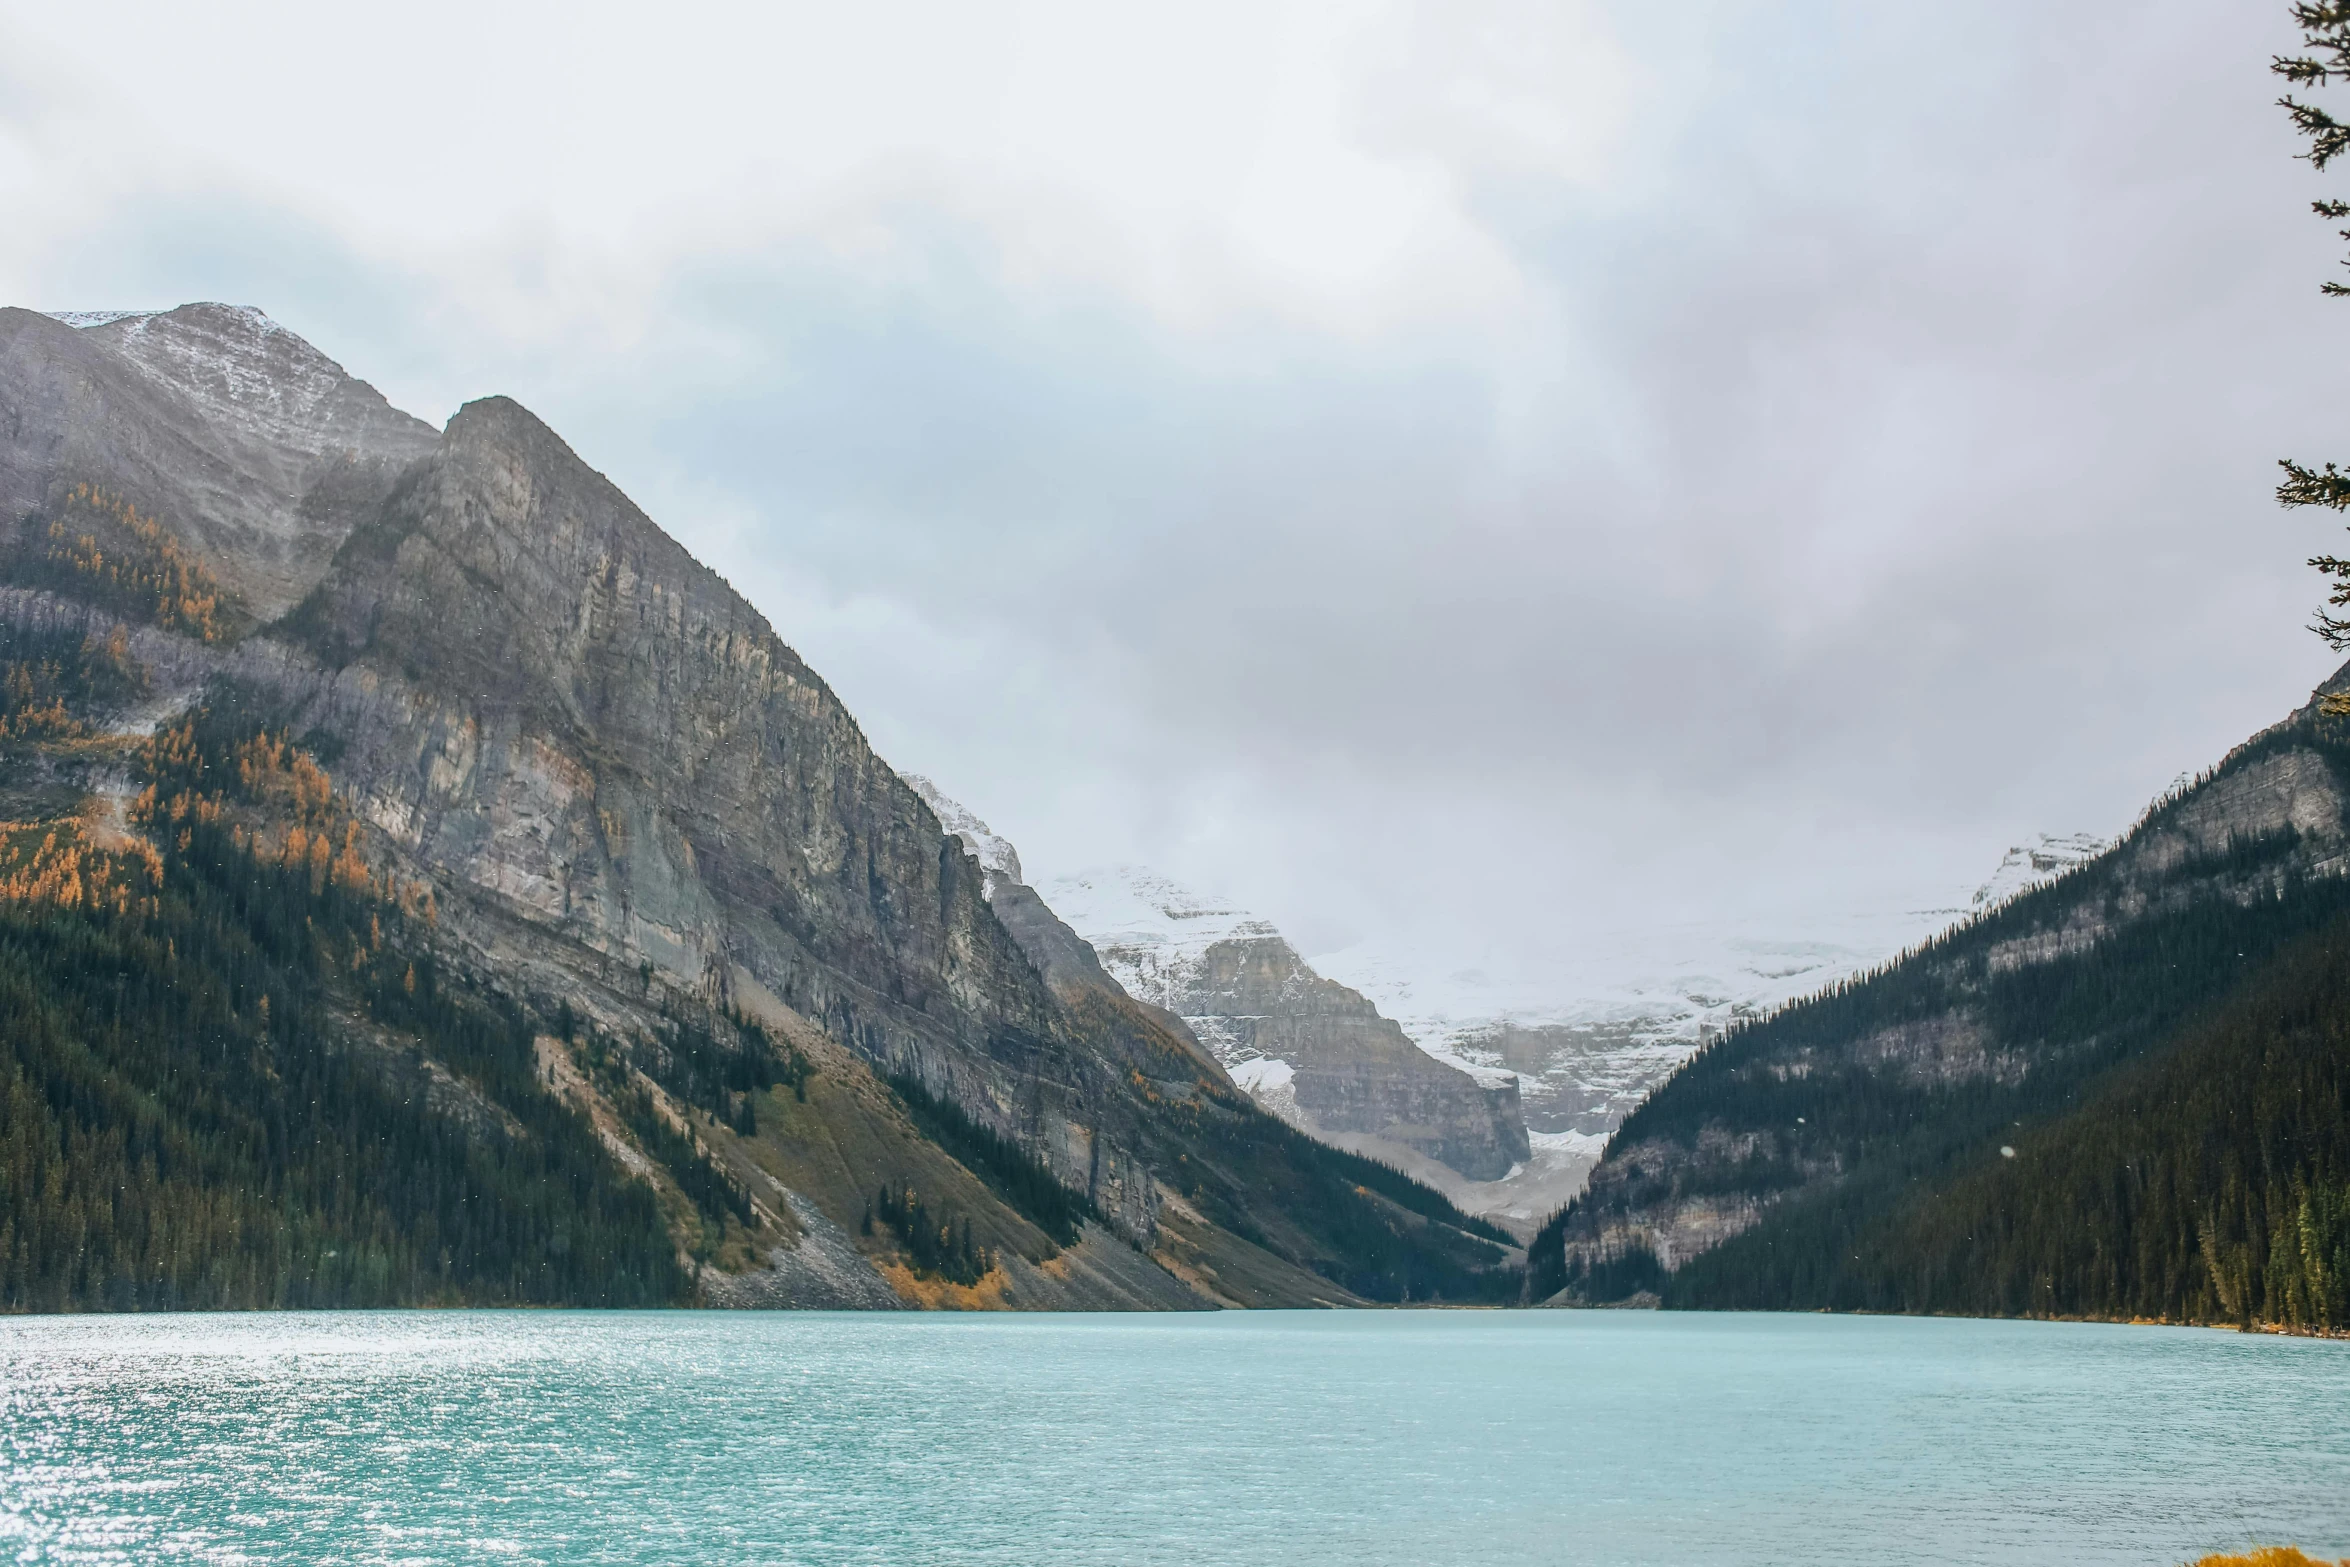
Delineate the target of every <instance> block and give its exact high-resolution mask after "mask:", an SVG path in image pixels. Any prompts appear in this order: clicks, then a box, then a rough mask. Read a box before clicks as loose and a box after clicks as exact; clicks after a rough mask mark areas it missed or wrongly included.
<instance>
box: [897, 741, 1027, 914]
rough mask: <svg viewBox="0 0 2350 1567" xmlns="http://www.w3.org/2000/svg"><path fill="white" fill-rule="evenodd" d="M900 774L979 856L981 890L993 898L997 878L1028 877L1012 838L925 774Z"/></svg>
mask: <svg viewBox="0 0 2350 1567" xmlns="http://www.w3.org/2000/svg"><path fill="white" fill-rule="evenodd" d="M898 776H900V777H901V778H903V779H905V781H906V783H907V785H908V786H909V787H910V788H912V789H913V791H914V792H915V793H916V794H918V795H920V796H922V803H923V804H924V805H927V806H929V807H930V809H931V811H932V812H933V813H934V814H936V815H937V817H938V824H939V825H940V826H941V827H944V828H945V829H946V830H947V831H948V832H950V833H952V834H954V835H955V836H956V837H957V838H960V839H962V840H963V847H964V848H966V849H969V850H970V851H971V853H972V855H973V856H974V857H975V858H977V859H978V861H979V868H980V870H981V871H982V872H984V873H985V878H986V879H985V882H984V884H983V886H982V888H981V891H982V892H983V893H984V895H985V896H986V897H987V898H988V899H989V901H991V902H992V901H993V900H994V898H995V887H996V878H997V877H999V876H1000V877H1002V878H1003V879H1004V880H1006V881H1025V880H1026V879H1027V878H1025V877H1023V876H1022V875H1021V874H1020V851H1019V850H1017V849H1015V848H1013V847H1012V843H1011V840H1010V839H1008V838H1006V837H1004V836H1003V835H1002V834H1001V833H998V832H997V831H996V830H995V829H994V828H992V827H990V826H988V825H987V823H985V822H983V821H981V820H980V819H979V818H978V817H977V816H974V815H973V814H972V813H971V812H970V810H969V809H968V808H966V807H965V806H964V805H963V804H962V803H961V802H959V801H957V800H956V799H955V798H954V797H953V796H951V795H949V794H948V793H947V792H946V791H945V790H943V789H941V788H939V786H938V785H937V784H934V783H932V782H931V781H930V780H929V779H927V778H925V777H923V776H922V775H921V774H919V773H901V774H899V775H898Z"/></svg>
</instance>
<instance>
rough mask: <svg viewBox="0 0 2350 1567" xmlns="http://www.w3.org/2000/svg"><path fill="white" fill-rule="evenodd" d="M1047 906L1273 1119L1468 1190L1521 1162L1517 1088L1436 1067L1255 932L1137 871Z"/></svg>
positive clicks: (1062, 890)
mask: <svg viewBox="0 0 2350 1567" xmlns="http://www.w3.org/2000/svg"><path fill="white" fill-rule="evenodd" d="M1048 896H1049V901H1050V902H1051V903H1052V904H1053V906H1054V907H1056V908H1058V909H1060V910H1062V911H1063V912H1064V914H1065V915H1066V916H1067V917H1068V918H1069V920H1070V921H1071V922H1072V924H1073V925H1074V927H1075V928H1076V929H1077V930H1079V931H1081V932H1083V933H1084V934H1085V935H1086V936H1087V937H1088V938H1089V940H1090V941H1091V942H1092V945H1093V949H1094V950H1095V952H1097V953H1098V954H1099V955H1100V958H1101V960H1102V963H1103V965H1104V966H1105V967H1106V968H1108V969H1109V970H1110V972H1111V973H1112V974H1114V975H1115V976H1116V977H1117V979H1118V981H1119V982H1120V983H1121V984H1122V985H1123V986H1124V987H1125V989H1126V990H1127V992H1128V993H1129V994H1132V995H1134V996H1135V997H1137V998H1138V999H1140V1000H1143V1001H1146V1002H1148V1003H1149V1004H1151V1005H1153V1006H1156V1007H1160V1008H1163V1009H1164V1010H1166V1011H1168V1012H1170V1013H1173V1014H1174V1015H1176V1016H1178V1017H1180V1018H1182V1019H1183V1021H1184V1022H1185V1023H1186V1024H1187V1025H1188V1026H1189V1027H1190V1029H1191V1031H1192V1033H1193V1034H1195V1035H1197V1036H1198V1037H1199V1038H1200V1039H1201V1040H1202V1041H1203V1042H1204V1043H1206V1044H1207V1045H1208V1047H1209V1048H1210V1049H1211V1050H1213V1051H1214V1052H1215V1054H1216V1057H1217V1059H1219V1060H1221V1061H1222V1062H1223V1063H1224V1064H1225V1066H1226V1067H1227V1068H1228V1069H1230V1070H1231V1072H1232V1074H1233V1078H1234V1080H1235V1081H1236V1082H1239V1083H1241V1084H1242V1085H1243V1086H1245V1087H1246V1088H1247V1089H1248V1090H1249V1092H1250V1093H1251V1094H1253V1095H1254V1096H1255V1097H1256V1099H1257V1100H1258V1102H1259V1103H1261V1104H1264V1105H1265V1106H1267V1107H1268V1108H1270V1109H1273V1110H1274V1111H1275V1112H1276V1113H1278V1114H1281V1115H1284V1116H1286V1117H1288V1118H1290V1119H1292V1120H1294V1121H1295V1122H1297V1124H1299V1125H1301V1126H1303V1127H1306V1128H1308V1129H1309V1130H1311V1131H1313V1132H1315V1133H1316V1134H1317V1135H1322V1136H1326V1137H1331V1138H1334V1139H1360V1141H1352V1142H1349V1144H1348V1146H1353V1147H1357V1148H1359V1149H1361V1150H1363V1151H1369V1152H1379V1151H1383V1150H1382V1148H1381V1146H1380V1145H1388V1146H1391V1147H1393V1148H1400V1149H1403V1150H1407V1151H1409V1152H1410V1153H1412V1154H1415V1155H1418V1156H1420V1157H1423V1158H1427V1159H1431V1160H1434V1161H1436V1162H1437V1163H1440V1164H1442V1165H1444V1166H1446V1167H1447V1168H1449V1169H1450V1170H1452V1171H1454V1172H1456V1173H1457V1174H1459V1175H1460V1176H1463V1177H1465V1178H1466V1179H1468V1180H1470V1181H1474V1182H1492V1181H1498V1180H1501V1179H1503V1178H1504V1177H1506V1176H1508V1175H1509V1174H1510V1173H1511V1171H1512V1170H1513V1169H1514V1168H1516V1167H1518V1166H1521V1165H1523V1164H1524V1163H1525V1162H1526V1161H1527V1159H1528V1157H1529V1155H1530V1153H1531V1149H1530V1147H1529V1144H1528V1142H1527V1137H1526V1124H1525V1118H1524V1116H1523V1115H1522V1113H1521V1112H1520V1110H1519V1105H1518V1085H1517V1080H1516V1078H1515V1077H1514V1076H1512V1075H1510V1074H1508V1073H1494V1074H1491V1075H1490V1077H1489V1079H1488V1080H1485V1081H1480V1080H1479V1079H1478V1078H1477V1077H1475V1076H1472V1075H1471V1074H1470V1073H1469V1072H1467V1071H1464V1070H1462V1069H1460V1068H1458V1067H1455V1066H1452V1065H1448V1064H1447V1063H1445V1062H1442V1061H1438V1060H1436V1059H1434V1058H1433V1057H1431V1056H1430V1055H1428V1054H1427V1052H1425V1051H1423V1050H1421V1049H1420V1048H1419V1047H1418V1046H1416V1045H1414V1044H1413V1043H1412V1041H1411V1040H1410V1038H1408V1037H1407V1036H1406V1035H1405V1033H1404V1031H1403V1030H1402V1029H1401V1028H1399V1027H1398V1026H1397V1025H1396V1024H1395V1023H1393V1022H1392V1021H1390V1020H1389V1019H1387V1018H1383V1017H1381V1016H1380V1015H1379V1011H1378V1009H1377V1008H1376V1007H1374V1006H1373V1005H1372V1004H1371V1003H1370V1002H1369V1001H1366V1000H1365V999H1364V998H1363V997H1362V996H1361V995H1360V994H1358V993H1356V992H1355V991H1352V990H1349V989H1347V988H1346V987H1345V986H1344V985H1339V984H1334V983H1332V982H1331V981H1329V980H1327V979H1324V978H1323V977H1322V976H1321V975H1319V974H1317V973H1315V972H1314V970H1313V969H1312V968H1311V967H1310V966H1309V965H1308V964H1307V963H1306V961H1305V960H1304V959H1303V958H1301V957H1299V956H1298V954H1297V952H1296V950H1295V949H1294V948H1292V947H1291V946H1290V945H1289V943H1288V942H1287V941H1285V940H1284V939H1283V938H1282V936H1281V934H1280V932H1278V931H1276V930H1275V929H1274V928H1273V927H1272V926H1270V925H1268V924H1266V923H1264V922H1263V921H1261V920H1257V919H1254V918H1252V917H1250V916H1248V915H1246V914H1243V913H1240V912H1238V911H1236V910H1233V909H1231V908H1230V907H1228V906H1225V905H1223V904H1221V903H1220V902H1218V901H1217V900H1213V899H1204V898H1201V897H1200V896H1198V895H1197V894H1194V893H1192V892H1190V891H1188V890H1187V889H1184V888H1182V887H1178V886H1176V885H1175V884H1174V883H1172V882H1169V881H1167V880H1166V879H1165V878H1164V877H1159V876H1154V875H1152V874H1150V873H1148V872H1143V871H1138V870H1136V869H1134V868H1132V867H1121V868H1118V869H1115V870H1108V871H1102V872H1097V873H1092V874H1088V875H1083V876H1073V877H1066V878H1062V879H1061V880H1058V881H1056V882H1054V883H1053V885H1052V887H1051V889H1050V890H1049V895H1048Z"/></svg>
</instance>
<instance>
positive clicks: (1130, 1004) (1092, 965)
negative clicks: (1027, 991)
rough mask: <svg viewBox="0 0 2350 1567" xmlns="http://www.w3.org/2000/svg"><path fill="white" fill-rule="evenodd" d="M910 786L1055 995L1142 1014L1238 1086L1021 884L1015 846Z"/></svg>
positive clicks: (1175, 1021)
mask: <svg viewBox="0 0 2350 1567" xmlns="http://www.w3.org/2000/svg"><path fill="white" fill-rule="evenodd" d="M906 782H907V783H909V784H911V785H913V787H914V791H915V793H917V794H919V795H921V796H922V799H923V802H924V803H925V804H927V805H928V806H929V807H930V808H931V809H932V810H933V811H935V812H937V813H938V819H939V821H940V822H942V823H943V824H945V827H946V830H947V831H948V832H950V833H952V834H954V835H955V836H956V837H957V838H959V839H961V840H962V843H963V846H964V847H965V848H967V849H969V850H970V851H971V853H972V855H973V856H974V857H975V858H976V859H977V860H978V861H979V867H980V871H981V873H982V877H983V883H982V892H983V895H984V896H985V897H986V899H987V901H988V906H989V907H990V908H992V909H993V910H994V911H995V916H996V918H997V919H998V920H1000V921H1002V922H1003V926H1004V929H1005V930H1007V931H1009V932H1011V934H1012V939H1013V940H1014V941H1016V942H1018V943H1019V944H1020V950H1021V951H1023V952H1025V953H1027V954H1028V958H1029V961H1030V962H1032V963H1034V964H1035V965H1036V968H1037V972H1038V973H1040V974H1042V975H1043V976H1044V980H1045V983H1046V984H1047V985H1048V986H1050V987H1051V988H1052V990H1053V992H1054V994H1056V995H1058V996H1060V997H1061V998H1062V999H1063V1000H1065V1001H1069V1002H1072V1003H1078V1002H1081V1001H1083V1000H1085V999H1088V998H1092V999H1097V1000H1100V1001H1102V1002H1105V1003H1107V1004H1109V1005H1110V1006H1111V1007H1113V1008H1115V1009H1118V1010H1121V1011H1122V1010H1124V1009H1127V1008H1133V1009H1135V1010H1137V1011H1139V1012H1140V1013H1141V1014H1142V1015H1143V1016H1144V1017H1146V1018H1148V1019H1149V1020H1150V1022H1151V1023H1152V1024H1154V1025H1156V1026H1157V1027H1158V1028H1160V1029H1163V1030H1164V1031H1165V1032H1166V1034H1167V1035H1168V1036H1169V1037H1171V1038H1173V1039H1175V1040H1176V1041H1178V1042H1179V1043H1181V1044H1182V1045H1183V1047H1184V1049H1185V1050H1187V1051H1188V1052H1189V1053H1190V1054H1191V1056H1192V1058H1193V1060H1194V1061H1195V1062H1196V1063H1197V1064H1198V1066H1199V1068H1200V1070H1201V1071H1203V1072H1205V1073H1206V1074H1207V1075H1208V1077H1209V1079H1210V1080H1211V1081H1213V1082H1215V1083H1217V1084H1219V1085H1222V1086H1225V1087H1230V1086H1232V1079H1231V1077H1230V1076H1229V1075H1228V1074H1227V1073H1226V1072H1225V1070H1224V1066H1223V1063H1222V1062H1221V1061H1219V1060H1218V1059H1217V1058H1216V1056H1215V1054H1214V1052H1212V1051H1210V1050H1209V1049H1208V1047H1207V1046H1206V1045H1204V1044H1202V1043H1201V1042H1200V1040H1199V1036H1198V1035H1196V1034H1194V1033H1193V1032H1192V1031H1191V1027H1190V1025H1189V1024H1187V1023H1186V1022H1184V1020H1183V1019H1182V1018H1180V1017H1178V1016H1176V1015H1175V1014H1174V1013H1172V1012H1169V1011H1167V1010H1166V1009H1165V1008H1163V1007H1157V1006H1153V1005H1151V1004H1150V1003H1148V1002H1142V1001H1137V1000H1135V999H1134V998H1133V997H1132V996H1131V995H1129V994H1128V993H1127V991H1126V989H1125V987H1123V986H1122V985H1120V984H1119V983H1118V981H1117V980H1116V979H1114V978H1112V977H1111V975H1110V972H1109V970H1107V969H1105V968H1103V967H1102V963H1101V959H1100V957H1099V956H1098V955H1097V954H1096V953H1095V952H1094V950H1093V947H1092V945H1091V944H1090V943H1088V942H1087V941H1086V940H1085V939H1084V938H1083V937H1081V936H1079V935H1078V934H1077V932H1075V931H1074V930H1071V929H1070V928H1069V926H1068V925H1067V924H1066V923H1065V922H1064V921H1063V920H1062V919H1061V917H1060V916H1059V915H1058V914H1055V913H1054V912H1053V911H1052V909H1051V908H1050V907H1049V906H1048V905H1047V904H1046V903H1045V901H1044V899H1043V898H1041V897H1039V896H1038V895H1037V892H1036V889H1035V888H1033V887H1031V886H1029V885H1028V884H1027V883H1026V882H1024V881H1022V880H1021V879H1020V855H1019V853H1018V851H1016V850H1015V849H1014V848H1013V847H1012V845H1011V843H1010V842H1009V841H1007V840H1006V839H1004V838H1003V837H1001V836H1000V835H998V834H997V833H996V832H995V831H994V830H993V829H992V828H990V827H989V826H988V825H987V823H985V822H983V821H981V820H980V819H979V818H978V817H977V816H974V815H973V814H971V812H970V810H969V809H968V808H967V807H965V806H963V805H962V804H960V803H958V802H957V801H955V800H954V799H952V798H950V797H949V796H948V795H947V794H946V793H945V792H944V791H942V790H941V789H940V788H939V787H938V785H937V784H935V783H932V782H931V781H930V780H929V779H927V778H923V777H919V776H915V775H911V774H909V775H908V776H907V778H906Z"/></svg>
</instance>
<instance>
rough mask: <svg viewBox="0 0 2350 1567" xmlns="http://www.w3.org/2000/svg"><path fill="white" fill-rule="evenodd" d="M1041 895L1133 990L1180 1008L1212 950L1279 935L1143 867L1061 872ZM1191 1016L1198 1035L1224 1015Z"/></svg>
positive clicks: (1223, 901)
mask: <svg viewBox="0 0 2350 1567" xmlns="http://www.w3.org/2000/svg"><path fill="white" fill-rule="evenodd" d="M1043 893H1044V900H1045V902H1046V903H1048V904H1050V905H1052V908H1053V912H1054V913H1056V914H1058V915H1060V916H1061V918H1062V919H1064V920H1067V921H1068V922H1069V925H1070V928H1071V929H1073V930H1075V931H1076V932H1077V933H1078V934H1079V935H1081V936H1083V937H1084V938H1085V939H1086V940H1087V941H1089V942H1091V943H1093V949H1094V951H1095V952H1096V953H1098V954H1099V955H1100V957H1101V960H1102V966H1103V967H1105V968H1107V969H1108V970H1109V971H1110V972H1111V973H1112V974H1114V975H1116V976H1117V979H1118V983H1119V984H1121V985H1123V986H1124V987H1125V988H1126V993H1127V994H1128V995H1130V996H1132V997H1134V998H1135V999H1136V1000H1137V1001H1147V1002H1149V1003H1150V1004H1151V1005H1152V1006H1156V1007H1165V1008H1167V1009H1168V1010H1169V1011H1179V1010H1181V1009H1180V1008H1179V1007H1177V1006H1176V1005H1175V1003H1176V1001H1177V1000H1178V998H1179V996H1180V993H1181V992H1182V991H1183V990H1184V989H1185V988H1187V987H1188V985H1189V984H1190V982H1191V979H1192V976H1193V975H1194V974H1196V973H1197V972H1198V969H1199V965H1200V962H1201V960H1202V959H1204V958H1205V957H1206V956H1207V952H1208V949H1209V948H1210V947H1213V946H1215V945H1216V944H1217V943H1218V942H1223V941H1250V940H1257V939H1262V938H1277V937H1278V936H1279V935H1280V934H1281V933H1280V932H1279V931H1277V930H1275V929H1274V928H1273V927H1272V926H1271V925H1269V924H1267V923H1266V922H1265V921H1264V920H1261V919H1259V918H1257V917H1256V916H1255V915H1253V914H1251V913H1249V912H1248V911H1246V910H1245V909H1242V908H1240V907H1239V906H1238V905H1237V904H1236V903H1234V902H1233V901H1232V900H1231V899H1229V898H1223V897H1218V896H1216V895H1214V894H1212V893H1201V892H1196V891H1194V890H1192V889H1191V888H1189V887H1186V886H1184V885H1183V884H1182V883H1180V882H1176V881H1173V880H1170V879H1169V878H1167V877H1165V876H1161V875H1159V874H1158V873H1157V872H1155V871H1149V870H1145V869H1143V868H1142V867H1141V866H1138V865H1113V866H1109V867H1106V868H1104V869H1101V870H1093V871H1085V872H1082V873H1080V874H1078V875H1075V876H1062V877H1059V878H1057V879H1055V880H1054V881H1053V882H1052V883H1051V884H1050V885H1048V886H1046V887H1045V888H1044V889H1043ZM1186 1021H1191V1022H1192V1029H1193V1031H1194V1032H1195V1033H1196V1032H1199V1031H1200V1029H1201V1027H1202V1024H1203V1023H1205V1024H1206V1025H1207V1027H1208V1029H1209V1031H1210V1032H1213V1031H1215V1028H1216V1024H1217V1022H1218V1021H1219V1020H1216V1019H1212V1018H1210V1019H1202V1020H1199V1021H1192V1020H1190V1019H1186ZM1200 1038H1201V1039H1202V1040H1203V1041H1204V1042H1205V1043H1206V1044H1207V1045H1208V1047H1209V1048H1210V1049H1212V1050H1215V1051H1216V1053H1217V1054H1218V1055H1219V1056H1220V1057H1221V1056H1224V1053H1225V1052H1224V1048H1222V1047H1221V1046H1220V1045H1219V1042H1218V1041H1217V1040H1214V1039H1210V1038H1209V1037H1208V1034H1207V1033H1200ZM1226 1064H1227V1065H1229V1064H1230V1058H1229V1057H1226Z"/></svg>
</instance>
